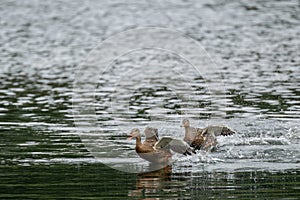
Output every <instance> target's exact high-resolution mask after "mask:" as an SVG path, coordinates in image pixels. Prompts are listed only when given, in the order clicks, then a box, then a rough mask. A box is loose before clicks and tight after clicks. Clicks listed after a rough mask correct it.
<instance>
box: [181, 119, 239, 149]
mask: <svg viewBox="0 0 300 200" xmlns="http://www.w3.org/2000/svg"><path fill="white" fill-rule="evenodd" d="M182 127H184V128H185V135H184V141H186V142H187V143H188V144H189V145H190V146H191V147H193V148H195V149H196V150H199V149H203V150H207V151H209V150H213V149H215V148H216V146H217V144H218V143H217V139H216V136H220V135H222V136H227V135H232V134H234V133H235V132H234V131H232V130H231V129H230V128H228V127H226V126H208V127H206V128H203V129H201V128H194V127H191V126H190V122H189V120H188V119H184V120H183V121H182Z"/></svg>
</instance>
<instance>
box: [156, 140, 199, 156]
mask: <svg viewBox="0 0 300 200" xmlns="http://www.w3.org/2000/svg"><path fill="white" fill-rule="evenodd" d="M154 148H155V149H163V148H167V149H171V150H172V151H174V152H176V153H180V154H183V155H191V154H192V153H195V151H194V150H193V149H192V148H191V147H190V145H189V144H188V143H186V142H185V141H183V140H180V139H175V138H172V137H168V136H165V137H162V138H161V139H160V140H159V141H157V142H156V143H155V145H154Z"/></svg>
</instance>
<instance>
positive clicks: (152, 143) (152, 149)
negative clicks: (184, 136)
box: [128, 127, 195, 163]
mask: <svg viewBox="0 0 300 200" xmlns="http://www.w3.org/2000/svg"><path fill="white" fill-rule="evenodd" d="M144 132H145V135H146V139H145V141H144V142H143V143H142V141H141V133H140V130H139V129H137V128H134V129H132V131H131V133H130V135H129V138H128V139H133V138H135V139H136V145H135V150H136V152H137V153H138V155H139V156H140V157H141V158H143V159H145V160H147V161H149V162H151V163H170V162H171V161H172V153H171V151H170V150H173V151H175V152H177V153H181V154H184V155H187V154H189V155H190V154H192V153H195V152H194V151H193V150H192V149H191V148H190V147H189V145H188V144H187V143H186V142H184V141H182V140H179V139H174V138H171V137H162V138H161V139H160V140H159V139H158V130H157V129H156V128H151V127H147V128H146V129H145V131H144Z"/></svg>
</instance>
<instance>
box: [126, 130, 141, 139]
mask: <svg viewBox="0 0 300 200" xmlns="http://www.w3.org/2000/svg"><path fill="white" fill-rule="evenodd" d="M138 137H141V132H140V130H139V129H138V128H134V129H132V130H131V132H130V135H129V136H128V140H131V139H133V138H138Z"/></svg>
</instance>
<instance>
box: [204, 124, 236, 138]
mask: <svg viewBox="0 0 300 200" xmlns="http://www.w3.org/2000/svg"><path fill="white" fill-rule="evenodd" d="M202 133H203V135H206V134H208V135H213V136H220V135H222V136H227V135H233V134H235V132H234V131H233V130H231V129H230V128H228V127H226V126H208V127H206V128H205V129H203V131H202Z"/></svg>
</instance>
